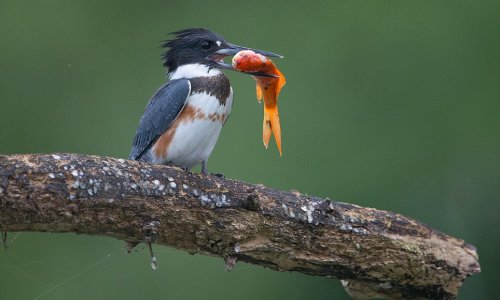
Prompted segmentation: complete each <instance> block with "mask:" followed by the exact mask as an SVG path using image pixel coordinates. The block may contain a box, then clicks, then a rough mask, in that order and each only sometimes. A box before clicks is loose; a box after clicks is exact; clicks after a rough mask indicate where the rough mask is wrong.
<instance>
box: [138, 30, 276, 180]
mask: <svg viewBox="0 0 500 300" xmlns="http://www.w3.org/2000/svg"><path fill="white" fill-rule="evenodd" d="M171 35H172V36H173V38H172V39H170V40H167V41H165V43H164V44H162V47H163V48H165V49H166V50H165V52H164V53H163V54H162V58H163V60H164V62H163V66H164V67H166V68H167V76H168V77H169V81H168V82H167V83H165V84H164V85H162V86H161V87H160V88H159V89H158V90H157V91H156V92H155V93H154V95H153V96H152V97H151V99H150V100H149V103H148V104H147V106H146V109H145V111H144V113H143V115H142V117H141V119H140V121H139V126H138V128H137V132H136V134H135V137H134V140H133V144H132V150H131V151H130V155H129V159H132V160H137V161H143V162H148V163H155V164H169V163H170V164H174V165H176V166H179V167H182V168H185V169H187V170H189V169H191V168H192V167H194V166H196V165H198V164H201V171H202V173H204V174H207V173H208V169H207V160H208V158H209V156H210V154H211V153H212V150H213V149H214V147H215V144H216V142H217V139H218V138H219V134H220V131H221V129H222V126H223V125H224V124H225V122H226V121H227V118H228V117H229V113H230V112H231V106H232V104H233V89H232V87H231V85H230V82H229V79H228V78H227V77H226V75H224V73H223V72H222V69H228V70H235V69H234V68H233V66H232V64H228V63H225V62H224V58H225V57H226V56H231V55H235V54H236V53H238V52H239V51H241V50H252V51H254V52H256V53H259V54H262V55H265V56H269V57H280V58H281V57H282V56H281V55H279V54H275V53H272V52H268V51H263V50H258V49H251V48H246V47H242V46H237V45H234V44H231V43H229V42H227V41H225V40H224V38H223V37H222V36H221V35H219V34H217V33H215V32H212V31H209V30H207V29H203V28H190V29H184V30H180V31H176V32H173V33H171ZM236 71H237V70H236ZM242 73H246V74H249V75H254V76H263V77H273V75H268V74H264V73H261V72H242Z"/></svg>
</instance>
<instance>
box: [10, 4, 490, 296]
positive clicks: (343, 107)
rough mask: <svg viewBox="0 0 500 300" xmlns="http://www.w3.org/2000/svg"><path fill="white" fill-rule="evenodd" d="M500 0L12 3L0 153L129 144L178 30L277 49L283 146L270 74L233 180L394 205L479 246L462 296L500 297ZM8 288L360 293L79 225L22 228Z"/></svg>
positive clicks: (236, 146)
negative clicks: (73, 228) (271, 111)
mask: <svg viewBox="0 0 500 300" xmlns="http://www.w3.org/2000/svg"><path fill="white" fill-rule="evenodd" d="M499 16H500V2H498V1H412V2H410V1H325V2H314V1H308V2H292V1H262V2H260V1H245V2H235V1H217V2H215V1H199V2H195V1H186V0H183V1H147V2H146V1H143V2H139V1H137V2H135V3H134V2H126V1H67V0H65V1H63V0H60V1H55V0H50V1H49V0H47V1H5V0H0V153H3V154H6V153H41V152H43V153H50V152H76V153H88V154H97V155H105V156H113V157H123V158H125V157H126V156H127V155H128V151H129V147H130V144H131V140H132V138H133V135H134V132H135V129H136V126H137V124H138V120H139V118H140V116H141V114H142V112H143V109H144V107H145V105H146V103H147V101H148V99H149V97H150V96H151V95H152V93H153V92H154V91H155V90H156V88H157V87H159V86H160V85H161V84H162V83H163V82H165V75H164V69H163V68H162V67H161V61H160V59H159V57H160V53H161V50H160V49H159V48H158V46H159V44H160V42H161V40H163V39H165V38H166V34H167V33H169V32H171V31H175V30H178V29H182V28H187V27H206V28H210V29H212V30H214V31H217V32H219V33H221V34H222V35H223V36H224V37H225V38H226V39H227V40H229V41H230V42H232V43H236V44H241V45H246V46H249V47H255V48H260V49H265V50H270V51H274V52H277V53H280V54H283V55H284V56H285V59H283V60H279V61H277V63H278V65H279V67H280V68H281V70H282V71H283V72H284V74H285V75H286V76H287V82H288V84H287V85H286V86H285V88H284V89H283V91H282V94H281V97H280V113H281V123H282V128H283V151H284V155H283V157H282V158H280V157H279V154H278V151H277V149H276V146H275V144H274V142H272V145H271V147H270V149H269V150H267V151H266V150H265V149H264V147H263V145H262V142H261V126H262V106H261V105H259V104H258V103H257V101H256V99H255V87H254V81H253V80H252V79H251V78H249V77H247V76H244V75H242V74H237V73H229V74H228V76H229V77H230V79H231V81H232V85H233V88H234V90H235V102H234V105H233V112H232V115H231V118H230V119H229V121H228V123H227V125H226V127H225V128H224V130H223V131H222V134H221V137H220V139H219V143H218V145H217V147H216V148H215V151H214V153H213V155H212V156H211V159H210V161H209V168H210V169H211V170H212V171H216V172H222V173H224V174H225V175H226V176H227V177H229V178H235V179H241V180H244V181H247V182H253V183H264V184H265V185H267V186H270V187H274V188H278V189H284V190H288V189H297V190H299V191H301V192H304V193H308V194H313V195H318V196H321V197H330V198H332V199H335V200H341V201H345V202H351V203H356V204H359V205H364V206H370V207H376V208H379V209H386V210H391V211H394V212H398V213H401V214H404V215H407V216H410V217H413V218H416V219H418V220H421V221H423V222H425V223H427V224H429V225H430V226H432V227H434V228H437V229H439V230H442V231H444V232H446V233H448V234H451V235H454V236H457V237H460V238H463V239H465V240H466V241H467V242H469V243H472V244H474V245H475V246H477V247H478V252H479V255H480V262H481V266H482V273H480V274H479V275H477V276H474V277H472V278H469V279H468V280H467V281H466V282H465V284H464V286H463V288H462V291H461V294H460V297H459V298H460V299H472V298H474V299H493V298H496V297H495V295H497V296H498V295H499V294H500V293H499V289H500V288H499V285H498V281H499V279H500V277H499V275H498V269H499V268H500V259H499V255H498V253H499V251H498V247H499V246H500V226H499V225H498V221H499V220H500V219H499V213H500V201H498V200H499V199H498V198H499V195H500V184H499V180H500V76H499V69H500V64H499V63H500V38H499V36H500V17H499ZM10 238H11V239H12V238H14V243H13V245H12V246H11V248H10V249H9V250H8V251H0V293H1V294H0V298H1V299H44V300H45V299H120V300H122V299H123V300H125V299H348V297H347V295H346V294H345V292H344V291H343V289H342V288H341V286H340V284H339V282H338V281H336V280H328V279H325V278H320V277H311V276H305V275H302V274H298V273H279V272H274V271H270V270H266V269H263V268H260V267H255V266H252V265H248V264H238V265H237V267H236V269H235V270H234V271H233V272H229V273H228V272H225V271H224V265H223V262H222V260H221V259H217V258H210V257H203V256H190V255H188V254H187V253H185V252H182V251H177V250H172V249H169V248H166V247H160V246H156V247H155V249H156V251H157V256H158V259H159V266H160V269H159V270H158V271H156V272H154V271H152V270H151V268H150V267H149V257H148V252H147V251H146V249H144V247H143V246H140V247H139V251H138V252H135V253H132V254H128V255H127V254H125V253H124V247H123V246H124V245H123V242H121V241H117V240H113V239H109V238H101V237H89V236H76V235H73V234H42V233H21V234H16V233H12V234H10Z"/></svg>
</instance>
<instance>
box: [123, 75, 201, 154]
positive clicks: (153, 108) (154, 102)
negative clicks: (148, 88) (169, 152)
mask: <svg viewBox="0 0 500 300" xmlns="http://www.w3.org/2000/svg"><path fill="white" fill-rule="evenodd" d="M190 92H191V84H190V82H189V80H187V79H176V80H171V81H169V82H167V83H166V84H164V85H163V86H161V87H160V88H159V89H158V90H157V91H156V93H155V94H154V95H153V97H151V100H149V103H148V105H147V106H146V110H145V111H144V113H143V114H142V117H141V120H140V122H139V127H137V132H136V134H135V138H134V142H133V144H132V150H131V151H130V155H129V159H134V160H140V159H141V157H142V156H143V155H144V154H145V153H146V152H147V151H148V150H149V149H150V148H151V147H152V146H153V144H154V142H155V141H156V140H157V139H158V138H159V137H160V135H162V134H163V133H164V132H165V131H166V130H167V129H168V127H169V126H170V124H172V122H173V121H174V120H175V118H176V117H177V115H178V114H179V112H180V111H181V110H182V108H183V107H184V105H185V104H186V100H187V98H188V96H189V93H190Z"/></svg>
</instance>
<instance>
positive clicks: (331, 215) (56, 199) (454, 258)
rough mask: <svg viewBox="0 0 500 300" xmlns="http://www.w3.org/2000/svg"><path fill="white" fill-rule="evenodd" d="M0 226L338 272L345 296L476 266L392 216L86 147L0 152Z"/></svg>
mask: <svg viewBox="0 0 500 300" xmlns="http://www.w3.org/2000/svg"><path fill="white" fill-rule="evenodd" d="M0 230H1V231H47V232H76V233H86V234H95V235H105V236H110V237H114V238H117V239H122V240H125V241H129V242H132V243H133V242H141V241H145V240H147V239H148V238H151V237H153V238H156V243H158V244H163V245H167V246H171V247H175V248H179V249H184V250H186V251H188V252H190V253H199V254H206V255H212V256H219V257H225V258H226V261H228V262H229V264H231V263H233V262H234V259H237V260H239V261H244V262H249V263H252V264H256V265H261V266H264V267H268V268H271V269H274V270H278V271H297V272H302V273H305V274H310V275H317V276H326V277H335V278H339V279H342V283H343V285H344V287H345V288H346V290H347V292H348V293H349V294H351V295H352V296H353V297H355V298H370V297H385V298H393V299H398V298H405V299H427V298H431V299H453V298H455V297H456V296H457V294H458V291H459V288H460V286H461V285H462V283H463V281H464V280H465V278H466V277H467V276H470V275H473V274H475V273H478V272H479V271H480V268H479V263H478V257H477V254H476V249H475V248H474V247H473V246H471V245H469V244H466V243H464V241H463V240H460V239H457V238H454V237H450V236H448V235H445V234H443V233H440V232H438V231H436V230H433V229H431V228H429V227H428V226H426V225H424V224H422V223H420V222H418V221H415V220H412V219H410V218H407V217H404V216H402V215H399V214H395V213H391V212H387V211H381V210H376V209H373V208H364V207H360V206H357V205H353V204H347V203H341V202H333V201H330V200H328V199H320V198H317V197H313V196H307V195H302V194H300V193H299V192H293V191H292V192H285V191H278V190H273V189H269V188H266V187H265V186H263V185H254V184H248V183H244V182H241V181H235V180H228V179H222V178H218V177H215V176H210V175H201V174H191V173H189V172H185V171H183V170H181V169H179V168H175V167H169V166H159V165H150V164H144V163H138V162H135V161H127V160H123V159H114V158H104V157H98V156H88V155H76V154H49V155H36V154H28V155H9V156H0Z"/></svg>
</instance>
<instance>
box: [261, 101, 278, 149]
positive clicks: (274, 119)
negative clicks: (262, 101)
mask: <svg viewBox="0 0 500 300" xmlns="http://www.w3.org/2000/svg"><path fill="white" fill-rule="evenodd" d="M271 132H272V133H273V135H274V140H275V141H276V145H277V146H278V150H279V151H280V156H283V155H282V152H281V125H280V116H279V114H278V107H277V106H276V107H273V108H267V107H266V106H264V123H263V128H262V141H263V142H264V146H265V147H266V149H267V147H268V146H269V140H270V139H271Z"/></svg>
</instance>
